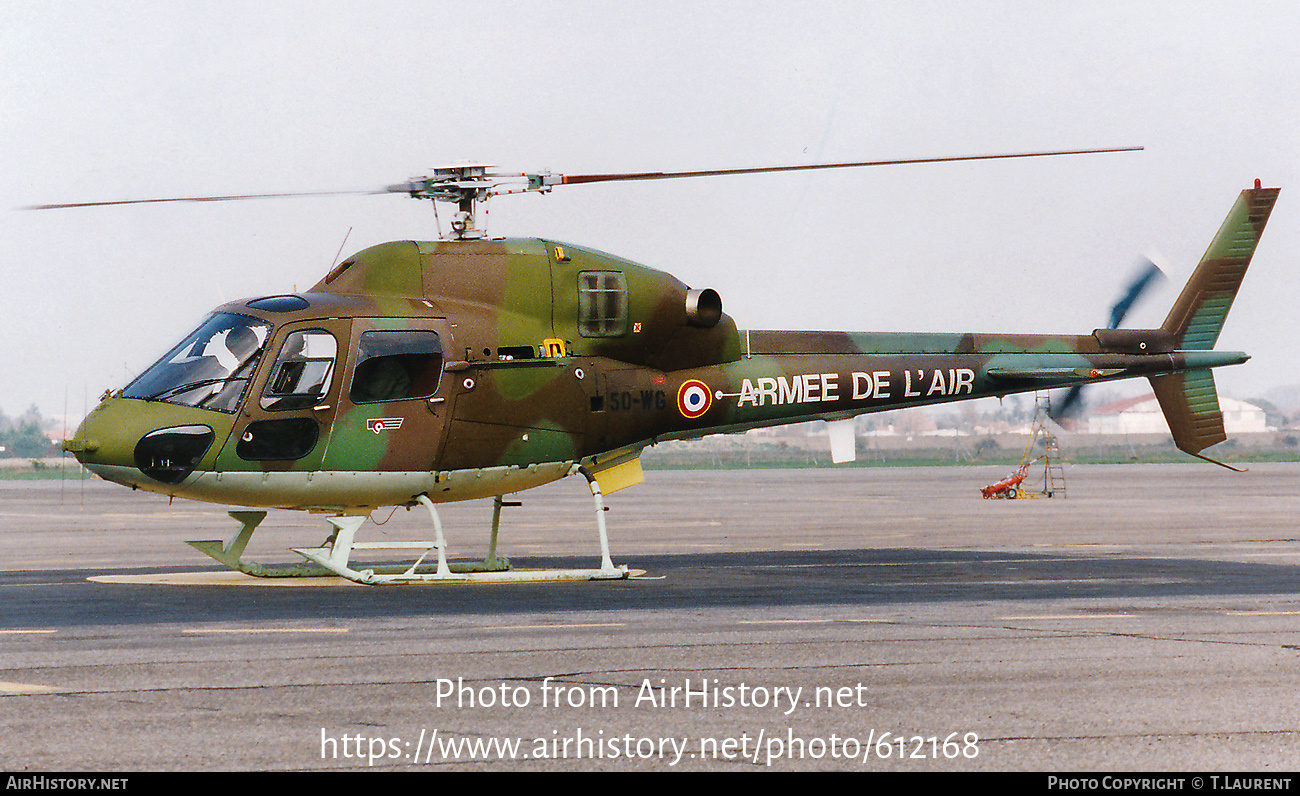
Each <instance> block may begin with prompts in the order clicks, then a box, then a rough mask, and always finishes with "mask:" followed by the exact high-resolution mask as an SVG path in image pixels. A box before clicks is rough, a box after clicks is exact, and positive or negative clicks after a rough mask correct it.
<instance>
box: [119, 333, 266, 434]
mask: <svg viewBox="0 0 1300 796" xmlns="http://www.w3.org/2000/svg"><path fill="white" fill-rule="evenodd" d="M270 336H271V324H269V323H266V322H265V321H259V320H257V319H256V318H250V317H248V316H246V315H235V314H232V313H227V312H219V313H215V314H213V315H211V316H209V317H208V319H207V320H206V321H204V322H203V325H202V326H200V327H199V328H198V329H196V330H195V331H194V332H193V333H192V334H190V335H189V336H188V337H186V338H185V339H184V340H182V341H181V343H180V345H178V346H176V347H175V348H173V349H172V350H171V351H168V352H167V353H166V354H165V355H164V356H163V358H162V359H160V360H158V361H157V362H155V363H154V364H153V365H152V366H151V367H150V368H149V369H148V370H146V371H145V372H144V373H142V374H140V375H139V376H138V377H136V379H135V381H133V382H131V383H130V384H129V385H127V388H126V389H125V390H123V391H122V396H123V397H125V398H140V399H143V400H146V401H166V402H167V403H173V404H182V405H184V406H195V407H199V408H202V409H216V410H218V411H221V412H234V411H235V410H236V409H237V408H238V407H239V401H240V399H241V398H242V397H243V395H244V391H245V389H247V387H248V380H249V379H250V378H252V376H253V371H254V369H256V367H257V360H258V355H259V354H260V353H261V352H262V346H264V345H265V344H266V341H267V338H269V337H270Z"/></svg>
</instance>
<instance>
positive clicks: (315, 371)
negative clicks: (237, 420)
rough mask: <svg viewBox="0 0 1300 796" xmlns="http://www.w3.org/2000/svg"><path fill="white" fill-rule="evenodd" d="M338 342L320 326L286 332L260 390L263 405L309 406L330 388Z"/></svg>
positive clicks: (279, 408) (276, 407)
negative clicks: (319, 327)
mask: <svg viewBox="0 0 1300 796" xmlns="http://www.w3.org/2000/svg"><path fill="white" fill-rule="evenodd" d="M337 356H338V343H337V341H335V339H334V335H332V334H330V333H329V332H327V331H324V330H323V329H307V330H304V331H300V332H294V333H293V334H291V335H289V336H288V337H287V338H286V339H285V341H284V345H283V346H282V347H281V348H280V357H279V359H277V360H276V361H275V367H274V368H272V369H271V377H270V378H269V379H268V380H267V382H266V389H264V390H263V391H262V408H263V409H270V410H274V411H277V412H278V411H283V410H287V409H308V408H310V407H312V406H315V405H316V404H317V403H319V402H320V401H321V399H323V398H324V397H325V395H326V393H328V392H329V390H330V383H331V381H332V380H333V376H334V360H335V358H337Z"/></svg>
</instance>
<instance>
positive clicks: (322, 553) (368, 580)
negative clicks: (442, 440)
mask: <svg viewBox="0 0 1300 796" xmlns="http://www.w3.org/2000/svg"><path fill="white" fill-rule="evenodd" d="M575 472H578V473H581V474H582V475H583V476H585V477H586V479H587V483H588V485H589V486H590V488H591V495H592V499H593V501H594V502H595V508H596V527H597V530H598V531H599V535H600V553H601V565H600V568H599V569H528V570H515V569H513V568H512V567H511V566H510V561H509V560H508V559H506V558H504V557H499V556H497V554H496V550H497V533H498V530H499V529H500V525H501V509H502V507H504V506H517V505H519V504H518V503H510V502H506V501H503V500H502V499H501V497H500V496H497V497H496V499H495V502H494V504H493V511H492V536H491V540H490V542H489V543H488V554H487V557H486V558H484V559H483V561H480V562H471V563H454V564H453V563H449V562H448V561H447V542H446V539H445V537H444V536H443V533H442V520H441V519H440V518H439V517H438V510H437V508H436V507H435V506H434V503H433V501H432V500H430V499H429V496H428V495H425V494H420V495H416V497H415V499H416V501H418V502H419V503H420V504H421V505H423V506H424V507H425V508H426V509H428V510H429V517H430V518H431V519H432V520H433V529H434V539H433V541H412V542H358V541H355V537H356V533H357V531H358V530H359V529H360V528H361V525H362V524H363V523H364V522H365V521H366V517H364V516H356V515H344V516H339V517H330V518H329V522H330V524H331V525H332V526H334V532H333V533H332V534H331V535H330V537H329V538H328V539H327V540H326V541H325V543H324V544H323V545H321V546H320V547H295V548H293V551H294V552H295V553H298V554H299V555H301V556H302V557H303V558H306V559H307V561H304V562H303V563H301V564H296V565H292V566H290V565H265V564H259V563H257V562H255V561H245V560H244V559H243V555H244V549H245V548H246V547H247V546H248V541H249V539H250V538H252V536H253V531H254V530H256V528H257V526H258V525H259V524H260V523H261V522H262V520H264V519H266V512H265V511H232V512H230V516H231V517H232V518H234V519H235V520H236V521H238V522H239V523H240V525H241V527H240V529H239V531H238V533H236V534H235V536H234V538H233V539H231V540H230V541H229V542H221V541H216V540H214V541H202V542H188V544H189V545H191V546H192V547H194V548H195V549H197V550H199V551H201V552H203V553H206V554H207V555H209V556H211V557H212V558H214V559H216V560H217V561H220V562H221V563H222V564H225V565H226V566H228V567H230V568H231V569H234V570H237V571H239V572H242V573H244V574H246V575H253V576H255V577H259V578H304V577H320V576H323V575H338V576H339V577H343V578H347V579H348V580H350V581H353V582H355V583H363V584H367V585H374V586H381V585H391V584H410V583H489V582H493V583H501V582H510V583H522V582H547V581H571V580H621V579H624V578H628V577H630V576H631V571H630V570H629V569H628V568H627V566H626V565H619V566H615V565H614V562H613V561H612V560H611V559H610V555H609V537H608V535H607V533H606V530H605V512H606V511H607V510H608V509H606V508H605V502H604V498H603V496H602V495H601V492H600V485H599V484H597V483H596V479H595V477H594V476H593V475H592V474H591V473H590V472H589V471H588V470H587V468H585V467H575ZM354 550H421V551H423V552H422V553H421V554H420V556H419V558H417V559H416V561H415V563H414V564H411V565H410V566H409V567H407V566H401V565H396V566H393V565H390V566H381V567H368V568H366V569H360V570H358V569H354V568H353V567H351V566H349V563H348V562H349V559H350V558H351V556H352V551H354ZM435 550H436V551H437V564H436V565H433V564H427V565H426V564H425V563H424V561H425V559H426V558H428V557H429V554H430V553H432V552H434V551H435Z"/></svg>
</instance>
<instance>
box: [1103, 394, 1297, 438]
mask: <svg viewBox="0 0 1300 796" xmlns="http://www.w3.org/2000/svg"><path fill="white" fill-rule="evenodd" d="M1219 408H1220V409H1221V410H1223V427H1224V430H1225V431H1227V432H1228V433H1229V434H1250V433H1257V432H1262V431H1275V430H1276V429H1272V428H1269V426H1268V424H1267V423H1266V422H1265V419H1264V410H1263V409H1261V408H1259V407H1258V406H1255V405H1254V404H1249V403H1246V402H1245V401H1238V400H1237V399H1236V398H1225V397H1223V396H1219ZM1088 433H1089V434H1167V433H1169V424H1168V423H1166V422H1165V415H1164V413H1163V412H1161V411H1160V403H1159V402H1158V401H1157V400H1156V397H1155V395H1154V394H1152V395H1143V396H1140V397H1138V398H1126V399H1125V400H1123V401H1115V402H1113V403H1109V404H1106V405H1105V406H1099V407H1097V408H1096V409H1094V410H1092V413H1091V414H1090V415H1089V416H1088Z"/></svg>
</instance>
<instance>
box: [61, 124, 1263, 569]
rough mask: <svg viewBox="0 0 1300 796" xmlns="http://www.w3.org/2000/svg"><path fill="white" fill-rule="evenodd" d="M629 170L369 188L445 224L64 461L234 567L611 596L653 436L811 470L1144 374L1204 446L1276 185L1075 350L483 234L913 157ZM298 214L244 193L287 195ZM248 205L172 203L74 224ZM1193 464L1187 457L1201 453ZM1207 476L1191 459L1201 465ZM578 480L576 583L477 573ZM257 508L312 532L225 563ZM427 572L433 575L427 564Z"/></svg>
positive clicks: (241, 313)
mask: <svg viewBox="0 0 1300 796" xmlns="http://www.w3.org/2000/svg"><path fill="white" fill-rule="evenodd" d="M1131 149H1136V148H1127V149H1124V150H1120V149H1110V150H1076V151H1070V152H1038V153H1019V154H1013V155H980V156H967V157H950V158H927V159H918V160H907V161H873V162H860V163H837V164H818V165H812V166H784V167H772V168H755V169H731V170H717V171H695V172H668V173H665V172H653V173H633V174H587V175H560V174H552V173H549V172H542V173H534V174H526V173H525V174H502V173H498V172H494V171H492V170H491V169H490V167H487V166H482V165H458V166H451V167H447V168H439V169H436V170H434V171H433V172H432V173H430V174H429V175H427V176H423V177H418V178H415V179H412V180H410V181H408V182H406V183H403V184H400V185H393V186H389V187H387V188H384V189H382V190H380V191H373V192H367V193H404V194H409V195H410V196H412V197H415V198H422V199H430V200H433V201H434V202H435V205H434V206H435V212H436V207H437V204H436V203H438V202H448V203H452V204H454V205H455V206H456V212H455V216H454V218H453V220H452V221H451V224H450V226H451V234H450V235H449V236H447V237H446V238H444V239H442V240H439V241H435V242H425V241H401V242H391V243H384V244H380V245H378V246H373V247H371V248H368V249H365V250H364V251H361V252H358V253H356V254H354V255H352V256H350V257H348V258H346V259H345V260H343V261H342V262H341V263H339V264H338V265H337V266H336V267H334V268H332V269H331V270H330V271H329V272H328V273H327V274H325V276H324V277H323V278H322V279H321V280H320V281H319V282H318V283H317V284H315V285H314V286H312V287H311V288H310V289H309V290H307V291H304V292H301V293H294V294H286V295H274V296H264V297H259V298H254V299H250V300H241V301H235V302H230V303H227V304H224V305H222V306H220V307H218V308H216V310H214V311H213V312H212V314H210V315H209V316H208V317H207V318H206V319H205V320H204V321H203V322H202V324H201V325H200V326H199V327H198V328H197V329H195V330H194V331H193V332H191V333H190V334H188V335H187V336H186V337H185V338H184V339H183V340H181V342H180V343H179V344H177V345H176V346H175V347H173V348H172V349H171V350H170V351H168V352H167V353H166V354H164V355H163V356H162V358H161V359H159V360H158V361H157V362H155V363H154V364H153V365H151V366H150V367H149V368H147V369H146V370H145V371H144V372H143V373H142V374H140V376H138V377H137V378H136V379H135V380H134V381H132V382H131V383H130V384H128V385H127V386H126V387H125V388H123V389H121V390H117V391H115V392H110V393H106V394H105V397H104V398H103V400H102V401H101V402H100V403H99V405H98V406H97V407H95V409H94V410H93V411H91V412H90V413H89V415H88V416H87V417H86V418H85V420H84V422H83V423H82V424H81V426H80V428H78V429H77V432H76V434H75V435H74V436H73V437H72V438H71V439H69V440H67V441H65V443H64V449H65V450H66V451H70V452H72V453H73V454H75V456H76V458H77V459H78V460H79V461H80V462H81V463H82V464H83V465H85V466H86V467H87V468H89V469H90V470H91V471H93V472H94V473H97V474H98V475H100V476H101V477H103V478H105V479H107V480H109V481H113V482H116V483H119V484H122V485H125V486H129V487H132V488H139V489H145V490H149V491H152V492H159V493H162V494H166V495H171V496H177V497H184V498H190V499H194V500H203V501H210V502H214V503H220V504H226V505H233V506H242V507H250V508H256V509H260V510H240V511H232V512H230V514H231V516H232V517H233V518H234V519H235V520H237V521H238V522H239V523H240V524H241V527H240V529H239V530H238V531H237V532H236V533H235V535H234V537H233V538H232V539H230V540H229V541H225V542H222V541H205V542H190V544H192V545H194V546H195V547H197V548H198V549H200V550H202V551H203V552H205V553H207V554H209V555H211V556H212V557H213V558H215V559H217V560H218V561H221V562H222V563H224V564H226V565H227V566H230V567H232V568H234V569H237V570H239V571H241V572H244V573H247V574H251V575H257V576H265V577H275V576H305V575H318V574H328V573H333V574H337V575H341V576H343V577H345V578H348V579H350V580H353V581H356V582H359V583H367V584H384V583H410V582H423V581H457V580H474V579H502V580H509V579H516V580H528V579H545V580H551V579H579V578H581V579H603V578H626V577H628V576H629V572H630V570H629V569H628V568H627V567H626V566H615V565H614V563H613V562H612V559H611V557H610V552H609V543H608V537H607V533H606V527H605V518H604V509H605V506H604V497H603V496H604V495H606V494H609V493H611V492H614V491H616V490H618V489H622V488H624V487H627V486H631V485H634V484H637V483H640V482H641V480H642V472H641V464H640V455H641V452H642V450H643V449H644V448H646V447H647V446H649V445H653V444H655V443H657V442H660V441H664V440H676V439H689V438H697V437H701V436H704V435H707V434H714V433H718V432H740V431H744V430H747V429H751V428H758V427H762V426H773V425H780V424H786V423H794V422H800V421H808V420H815V419H822V420H825V421H827V422H828V424H829V436H830V441H831V449H832V458H833V460H834V461H835V462H837V463H839V462H846V461H850V460H852V459H853V458H854V444H855V440H854V432H853V420H852V418H853V417H854V416H856V415H860V414H864V413H869V412H880V411H886V410H893V409H900V408H904V407H910V406H919V405H923V404H934V403H940V402H948V401H960V400H968V399H974V398H981V397H986V396H1005V395H1008V394H1011V393H1017V392H1026V391H1034V390H1044V389H1054V388H1068V387H1077V386H1080V385H1085V384H1091V383H1094V382H1101V381H1109V380H1114V379H1123V378H1132V377H1139V376H1142V377H1146V378H1148V379H1149V380H1150V382H1151V384H1152V386H1153V388H1154V389H1155V393H1156V395H1157V397H1158V399H1159V403H1160V406H1161V408H1162V410H1163V411H1164V414H1165V417H1166V418H1167V420H1168V422H1169V426H1170V429H1171V431H1172V433H1173V438H1174V440H1175V442H1176V444H1177V445H1178V447H1179V448H1180V449H1182V450H1183V451H1186V452H1187V453H1190V454H1192V455H1194V456H1198V457H1200V458H1207V457H1205V456H1203V455H1202V454H1201V451H1202V450H1204V449H1205V448H1207V447H1209V446H1211V445H1214V444H1215V443H1217V442H1221V441H1223V440H1224V439H1226V435H1225V433H1224V428H1223V416H1222V413H1221V412H1220V409H1219V405H1218V399H1217V397H1216V393H1215V386H1214V379H1213V376H1212V374H1211V370H1212V369H1213V368H1216V367H1220V366H1224V365H1232V364H1238V363H1241V362H1244V361H1246V360H1247V359H1248V356H1247V355H1246V354H1244V353H1240V352H1235V351H1215V350H1214V345H1215V341H1216V340H1217V338H1218V335H1219V331H1220V329H1221V328H1222V327H1223V323H1224V319H1225V318H1226V316H1227V313H1228V310H1229V308H1230V307H1231V304H1232V301H1233V298H1234V296H1235V294H1236V292H1237V289H1238V287H1239V285H1240V284H1241V280H1242V277H1243V275H1244V273H1245V271H1246V267H1247V266H1248V264H1249V263H1250V260H1251V256H1252V254H1253V253H1254V250H1255V246H1256V243H1257V241H1258V239H1259V236H1260V234H1261V232H1262V231H1263V228H1264V225H1265V223H1266V221H1267V220H1268V217H1269V214H1270V212H1271V210H1272V208H1273V204H1274V202H1275V201H1276V198H1277V195H1278V190H1277V189H1271V188H1262V187H1260V183H1259V181H1258V180H1256V182H1255V187H1254V188H1251V189H1247V190H1245V191H1243V192H1242V193H1241V195H1240V196H1239V197H1238V199H1237V200H1236V203H1235V204H1234V205H1233V207H1232V209H1231V210H1230V212H1229V214H1228V217H1227V219H1226V220H1225V221H1224V223H1223V226H1222V227H1221V229H1220V230H1219V232H1218V234H1217V235H1216V236H1215V237H1214V240H1213V242H1212V243H1211V244H1210V246H1209V249H1208V250H1207V251H1206V253H1205V256H1204V257H1203V258H1202V260H1201V262H1200V264H1199V265H1198V266H1197V267H1196V269H1195V271H1194V273H1193V274H1192V276H1191V278H1190V280H1189V281H1188V282H1187V285H1186V287H1185V288H1184V289H1183V291H1182V293H1181V295H1180V296H1179V297H1178V299H1177V300H1176V301H1175V302H1174V305H1173V308H1172V309H1171V310H1170V311H1169V315H1168V317H1167V318H1166V319H1165V321H1164V323H1163V324H1162V325H1161V326H1160V328H1156V329H1115V328H1111V329H1097V330H1095V331H1093V332H1092V333H1091V334H1086V335H1074V336H1056V335H1036V334H970V333H966V334H962V333H957V334H934V333H896V332H816V331H757V330H744V331H742V330H738V329H737V326H736V323H735V322H734V321H733V320H732V318H730V317H729V316H727V315H726V314H725V313H724V312H723V311H722V300H721V298H720V297H719V295H718V293H717V292H715V291H714V290H712V289H698V288H691V287H688V286H687V285H686V284H684V283H682V282H681V281H679V280H678V279H676V278H674V277H672V276H670V275H669V274H666V273H663V272H661V271H657V270H654V269H651V268H648V267H645V266H642V265H639V264H637V263H633V262H630V261H628V260H625V259H621V258H619V257H615V256H612V255H609V254H605V253H602V252H598V251H594V250H592V249H588V248H583V247H581V246H575V245H571V244H568V243H561V242H557V241H551V240H544V239H537V238H527V239H513V238H505V239H492V238H489V237H487V235H486V233H485V232H484V231H483V230H482V229H481V228H480V227H479V226H478V225H477V223H476V212H477V209H478V207H479V205H481V204H482V203H483V202H486V201H487V200H488V199H489V198H490V197H492V196H496V195H502V194H508V193H517V192H547V191H550V190H552V189H553V188H554V187H556V186H559V185H574V184H582V183H594V182H605V181H618V180H654V179H670V178H679V177H698V176H718V175H726V174H754V173H764V172H778V171H794V170H806V169H825V168H845V167H855V166H869V165H884V164H887V163H919V162H935V161H957V160H983V159H997V158H1009V157H1034V156H1044V155H1064V154H1084V153H1085V152H1115V151H1128V150H1131ZM284 195H296V194H266V196H284ZM238 198H251V197H232V196H225V197H186V198H179V199H148V200H129V201H127V202H97V203H79V204H76V205H44V206H41V207H45V208H49V207H71V206H88V205H98V204H126V203H131V202H138V201H145V202H159V201H213V200H221V199H238ZM1207 460H1209V459H1207ZM1210 461H1212V460H1210ZM574 474H580V475H582V476H583V477H584V478H585V480H586V481H587V483H588V484H589V487H590V491H591V494H592V499H593V504H594V507H595V515H596V524H597V531H598V536H599V541H600V548H601V563H600V566H599V567H598V568H594V569H578V570H564V571H554V570H548V571H546V572H544V573H542V574H540V575H539V574H537V573H536V572H525V571H520V570H512V569H511V567H510V564H509V562H508V561H507V560H506V559H505V558H504V557H499V556H497V554H496V546H497V537H498V532H499V527H500V517H501V509H502V507H503V506H507V505H515V504H512V503H508V502H506V501H505V500H504V496H505V495H509V494H512V493H516V492H519V491H521V490H526V489H529V488H532V487H536V486H539V485H542V484H545V483H548V482H551V481H555V480H557V479H560V478H564V477H565V476H569V475H574ZM477 498H493V499H494V513H493V520H492V530H491V536H490V542H489V550H488V553H487V556H486V557H485V559H484V560H483V561H482V562H478V563H474V564H450V563H449V562H448V560H447V545H446V543H445V537H444V534H443V529H442V524H441V521H440V520H439V516H438V512H437V508H436V505H437V504H438V503H443V502H448V501H458V500H471V499H477ZM418 505H423V506H424V507H425V508H426V509H427V510H428V512H429V514H430V517H431V520H432V523H433V525H434V536H435V538H434V539H433V540H431V541H411V542H402V543H395V544H379V543H367V542H359V541H357V540H356V535H357V532H358V530H359V529H360V527H361V525H362V524H363V523H364V522H365V520H366V518H367V517H368V516H369V515H370V513H371V512H372V511H374V510H375V509H377V508H379V507H383V506H406V507H408V508H410V507H414V506H418ZM267 508H277V509H296V510H306V511H310V512H317V513H322V514H326V515H329V518H328V519H329V522H330V523H331V524H332V526H333V532H332V533H331V535H330V536H329V538H328V539H327V540H326V542H325V544H323V545H322V546H320V547H316V548H308V547H304V548H295V549H296V551H297V552H298V553H300V554H301V555H302V556H303V557H304V558H305V559H306V561H304V562H303V563H301V564H298V565H296V566H269V565H267V566H264V565H261V564H258V563H255V562H251V561H245V560H244V559H243V557H242V556H243V552H244V549H245V547H246V545H247V544H248V541H249V539H250V537H251V535H252V534H253V532H254V530H255V529H256V527H257V525H258V524H259V523H260V522H261V521H262V520H263V519H264V518H265V517H266V511H265V510H264V509H267ZM394 547H397V548H402V549H410V550H413V551H423V552H422V553H421V554H420V555H419V559H418V560H417V561H416V562H415V563H414V564H411V565H409V566H406V565H402V566H397V567H371V568H360V569H359V568H356V567H354V566H353V565H352V564H350V557H351V555H352V553H353V552H354V551H356V550H358V549H373V548H394ZM430 553H435V554H436V560H437V563H436V566H435V565H433V564H432V563H430V564H427V565H426V564H425V563H424V561H425V559H426V558H427V557H428V556H429V555H430Z"/></svg>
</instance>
